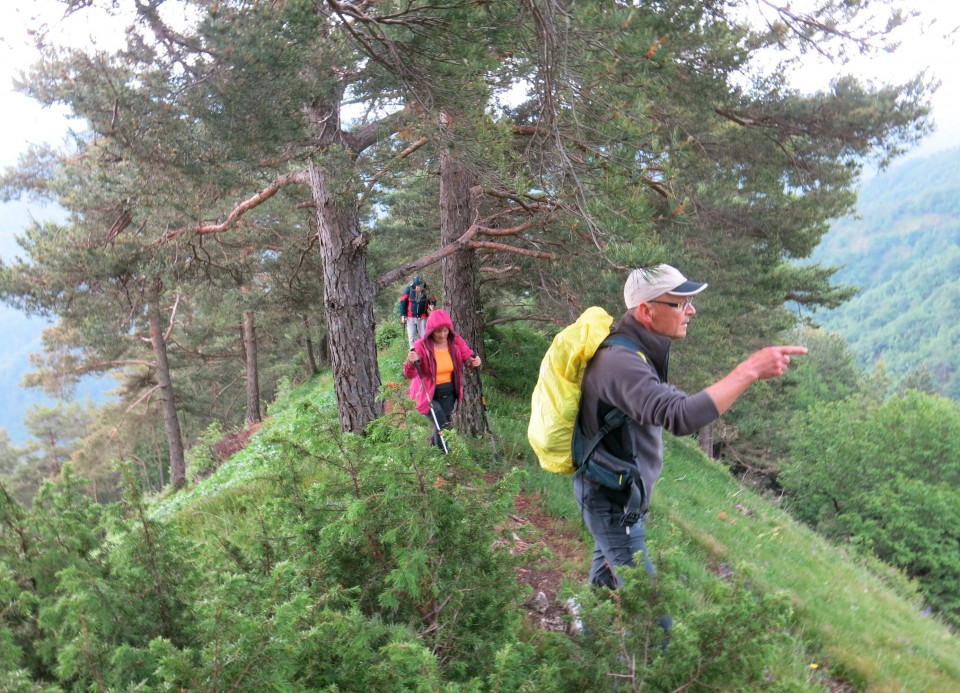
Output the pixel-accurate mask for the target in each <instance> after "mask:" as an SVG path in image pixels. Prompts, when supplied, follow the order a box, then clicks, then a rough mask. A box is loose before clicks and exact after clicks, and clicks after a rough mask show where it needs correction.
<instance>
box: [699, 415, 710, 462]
mask: <svg viewBox="0 0 960 693" xmlns="http://www.w3.org/2000/svg"><path fill="white" fill-rule="evenodd" d="M700 449H701V450H703V454H705V455H706V456H707V457H709V458H710V459H711V460H712V459H713V424H712V423H711V424H707V425H706V426H704V427H703V428H701V429H700Z"/></svg>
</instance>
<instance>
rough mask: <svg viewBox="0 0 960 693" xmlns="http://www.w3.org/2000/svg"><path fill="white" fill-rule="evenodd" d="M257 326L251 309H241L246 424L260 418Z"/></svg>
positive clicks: (257, 420) (258, 420) (257, 421)
mask: <svg viewBox="0 0 960 693" xmlns="http://www.w3.org/2000/svg"><path fill="white" fill-rule="evenodd" d="M256 330H257V326H256V321H255V318H254V315H253V311H252V310H245V311H243V351H244V353H245V354H246V356H247V426H252V425H253V424H258V423H260V422H261V421H262V419H261V418H260V371H259V369H258V368H257V331H256Z"/></svg>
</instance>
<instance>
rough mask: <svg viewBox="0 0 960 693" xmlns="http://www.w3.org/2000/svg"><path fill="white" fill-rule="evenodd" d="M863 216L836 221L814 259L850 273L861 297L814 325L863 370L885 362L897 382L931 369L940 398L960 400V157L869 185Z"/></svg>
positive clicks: (918, 164) (938, 158)
mask: <svg viewBox="0 0 960 693" xmlns="http://www.w3.org/2000/svg"><path fill="white" fill-rule="evenodd" d="M857 216H858V218H844V219H841V220H838V221H836V222H835V223H834V224H833V225H832V227H831V229H830V231H829V232H828V233H827V234H826V235H825V236H824V238H823V240H822V241H821V244H820V247H819V248H818V249H817V252H816V253H815V254H814V257H815V258H816V259H818V260H819V261H821V262H823V263H824V264H828V265H830V264H834V265H843V269H842V270H841V271H840V272H838V273H837V275H836V278H837V280H838V281H841V282H846V283H850V284H855V285H857V286H858V287H860V292H859V293H858V295H857V296H856V297H854V298H853V299H851V300H850V301H849V302H848V303H845V304H844V305H842V306H840V307H839V308H837V309H835V310H832V311H821V312H818V313H817V314H816V320H818V321H819V322H821V323H822V324H823V325H824V326H825V327H827V328H828V329H830V330H833V331H836V332H838V333H840V334H841V335H843V336H844V337H845V338H846V339H847V341H848V342H849V344H850V348H851V349H852V351H853V352H854V353H855V354H856V355H857V357H858V360H859V362H860V364H861V365H862V366H864V367H872V366H873V365H874V364H876V363H878V362H882V363H883V365H884V367H885V368H886V369H887V371H888V372H889V373H890V374H891V375H892V376H894V377H895V378H896V379H901V378H903V377H904V376H905V375H907V374H908V373H911V372H912V371H920V370H921V369H923V370H926V372H927V373H929V376H930V378H931V382H932V385H933V387H934V388H935V389H936V391H938V392H940V393H941V394H944V395H946V396H947V397H950V398H952V399H960V348H958V345H960V321H958V320H957V319H956V316H957V315H958V314H960V150H951V151H949V152H944V153H941V154H937V155H935V156H931V157H929V158H924V159H915V160H911V161H907V162H905V163H903V164H901V165H899V166H897V167H895V168H892V169H891V170H889V171H886V172H883V173H881V174H879V175H877V176H875V177H874V178H871V179H870V180H869V181H868V182H867V183H866V184H865V185H864V186H863V190H862V191H861V193H860V196H859V199H858V202H857ZM917 376H918V378H919V379H918V380H916V381H915V382H922V381H923V378H922V375H921V374H920V373H917Z"/></svg>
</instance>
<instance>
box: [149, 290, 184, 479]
mask: <svg viewBox="0 0 960 693" xmlns="http://www.w3.org/2000/svg"><path fill="white" fill-rule="evenodd" d="M147 320H148V322H149V325H150V343H151V345H152V346H153V358H154V360H155V361H156V365H157V384H158V385H159V386H160V407H161V409H162V411H163V426H164V428H165V429H166V432H167V448H168V450H169V453H170V483H171V484H172V485H173V486H174V487H177V488H179V487H181V486H183V485H184V484H186V481H187V465H186V461H185V458H184V454H183V436H182V434H181V432H180V421H179V419H177V405H176V401H175V400H174V396H173V385H172V383H171V381H170V364H169V362H168V361H167V344H166V341H165V340H164V337H163V325H162V323H161V319H160V310H159V308H158V307H157V301H156V300H154V301H151V303H150V306H149V311H148V316H147Z"/></svg>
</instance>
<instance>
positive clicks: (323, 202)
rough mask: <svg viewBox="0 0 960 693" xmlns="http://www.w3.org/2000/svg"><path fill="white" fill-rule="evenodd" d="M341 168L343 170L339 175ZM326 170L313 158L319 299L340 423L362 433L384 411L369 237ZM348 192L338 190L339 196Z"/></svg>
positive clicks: (347, 429)
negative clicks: (320, 283)
mask: <svg viewBox="0 0 960 693" xmlns="http://www.w3.org/2000/svg"><path fill="white" fill-rule="evenodd" d="M342 175H343V174H341V176H342ZM331 177H332V176H331V175H330V173H329V172H327V171H324V170H322V169H320V168H318V167H317V166H315V165H314V164H313V163H312V162H311V165H310V192H311V196H312V197H313V202H314V204H315V205H316V209H317V238H318V240H319V244H320V253H321V255H322V260H323V262H322V263H321V264H322V265H323V303H324V308H325V310H324V314H325V316H326V320H327V328H328V329H327V331H328V336H329V344H330V365H331V367H332V368H333V386H334V392H335V393H336V396H337V410H338V412H339V416H340V428H341V430H343V431H344V432H350V433H361V432H362V431H363V430H364V429H365V428H366V427H367V424H369V423H370V422H371V421H373V420H374V419H376V418H378V417H380V416H383V402H378V401H377V395H378V393H379V391H380V371H379V369H378V367H377V345H376V339H375V335H374V321H373V298H374V289H373V285H372V283H371V282H370V279H369V277H368V275H367V238H366V237H364V235H363V234H362V233H361V232H360V213H359V210H358V208H357V203H356V200H355V199H351V200H350V201H349V202H345V203H343V204H341V205H338V204H337V200H336V199H335V197H334V194H333V192H332V191H331V185H330V180H329V179H330V178H331ZM347 197H348V196H346V195H341V196H340V199H341V201H342V200H344V199H346V198H347Z"/></svg>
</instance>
